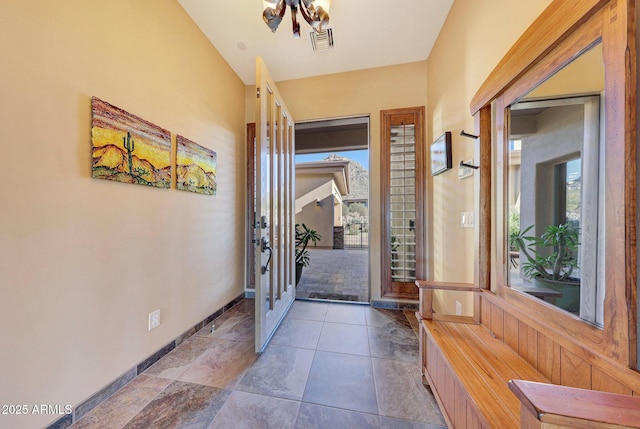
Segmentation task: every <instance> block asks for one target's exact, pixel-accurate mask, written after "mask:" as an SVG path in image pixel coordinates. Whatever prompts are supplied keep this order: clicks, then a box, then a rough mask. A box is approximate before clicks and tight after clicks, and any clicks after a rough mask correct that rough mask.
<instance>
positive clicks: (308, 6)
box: [262, 0, 331, 39]
mask: <svg viewBox="0 0 640 429" xmlns="http://www.w3.org/2000/svg"><path fill="white" fill-rule="evenodd" d="M262 4H263V5H264V11H263V12H262V18H263V19H264V22H265V23H266V24H267V25H268V26H269V28H270V29H271V31H272V32H274V33H275V32H276V30H277V29H278V26H279V25H280V21H282V18H283V17H284V14H285V12H286V11H287V6H289V7H290V8H291V21H293V37H294V38H296V39H299V38H300V24H299V23H298V18H297V16H298V9H300V13H302V17H303V18H304V20H305V21H307V23H309V25H310V26H311V27H313V29H314V30H315V31H316V32H318V33H320V32H321V31H322V30H324V29H325V27H326V26H327V25H328V24H329V7H330V4H331V0H262Z"/></svg>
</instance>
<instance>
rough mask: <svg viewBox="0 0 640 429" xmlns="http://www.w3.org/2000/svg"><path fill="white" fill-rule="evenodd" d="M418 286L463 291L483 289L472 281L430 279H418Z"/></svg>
mask: <svg viewBox="0 0 640 429" xmlns="http://www.w3.org/2000/svg"><path fill="white" fill-rule="evenodd" d="M416 286H418V287H419V288H420V289H431V290H455V291H463V292H479V291H480V290H481V289H480V288H479V287H476V286H475V285H474V284H472V283H454V282H433V281H428V280H416Z"/></svg>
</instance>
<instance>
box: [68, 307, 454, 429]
mask: <svg viewBox="0 0 640 429" xmlns="http://www.w3.org/2000/svg"><path fill="white" fill-rule="evenodd" d="M253 304H254V303H253V300H249V299H246V300H243V301H241V302H240V303H239V304H237V305H236V306H235V307H233V308H232V309H231V310H229V311H227V312H225V313H224V314H223V315H222V316H220V317H219V318H218V319H216V320H214V321H213V322H212V323H211V324H209V325H207V326H205V327H204V328H203V329H202V330H200V331H199V332H198V333H196V334H195V335H193V336H192V337H190V338H188V339H187V340H185V341H184V342H183V343H182V344H180V345H179V346H178V347H176V348H175V349H174V350H173V351H172V352H170V353H169V354H167V355H166V356H165V357H163V358H162V359H161V360H159V361H158V362H157V363H156V364H155V365H153V366H152V367H150V368H149V369H148V370H147V371H145V372H144V373H143V374H141V375H140V376H138V377H137V378H135V379H134V380H133V381H131V382H130V383H129V384H127V385H126V386H124V387H123V388H122V389H121V390H120V391H118V392H117V393H116V394H114V395H113V396H112V397H111V398H109V399H107V400H106V401H105V402H103V403H102V404H100V405H99V406H97V407H96V408H95V409H94V410H92V411H91V412H90V413H88V414H87V415H86V416H84V417H83V418H82V419H81V420H79V421H78V422H77V423H75V424H74V425H72V426H71V428H73V429H80V428H127V429H129V428H145V429H149V428H161V429H164V428H190V429H193V428H203V429H207V428H211V429H213V428H225V429H236V428H238V429H240V428H256V429H268V428H275V429H286V428H309V429H312V428H318V429H327V428H330V429H337V428H348V429H357V428H379V429H436V428H444V427H445V423H444V421H443V418H442V415H441V414H440V411H439V409H438V407H437V405H436V403H435V401H434V399H433V396H432V395H431V394H430V393H429V392H428V390H427V389H425V388H424V386H423V385H422V383H421V377H420V373H419V369H418V364H417V362H418V356H417V355H418V342H417V337H416V335H415V328H416V326H415V324H413V320H414V318H413V317H412V315H411V314H410V313H409V312H406V313H404V312H402V311H400V310H378V309H373V308H371V307H369V306H364V305H351V304H337V303H322V302H311V301H296V302H295V303H294V304H293V307H292V308H291V311H290V312H289V314H288V315H287V317H286V319H285V320H284V321H283V323H282V325H281V326H280V328H279V329H278V331H277V332H276V334H275V335H274V337H273V339H272V341H271V344H270V345H269V346H268V347H267V349H266V351H265V352H264V353H263V354H262V355H260V356H259V357H257V356H256V355H255V353H254V343H253V323H254V317H253ZM212 325H215V330H214V331H213V332H211V331H212ZM412 325H413V326H412Z"/></svg>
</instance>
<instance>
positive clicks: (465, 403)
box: [416, 281, 549, 429]
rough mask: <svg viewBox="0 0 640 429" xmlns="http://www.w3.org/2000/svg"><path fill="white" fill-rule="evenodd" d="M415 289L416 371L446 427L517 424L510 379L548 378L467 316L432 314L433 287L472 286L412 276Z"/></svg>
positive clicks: (461, 288)
mask: <svg viewBox="0 0 640 429" xmlns="http://www.w3.org/2000/svg"><path fill="white" fill-rule="evenodd" d="M416 284H417V285H418V287H419V288H420V311H419V312H418V313H416V316H417V317H418V319H419V321H420V345H421V350H420V356H421V360H422V362H421V365H420V366H421V370H422V375H423V376H424V378H425V380H426V382H427V383H428V384H429V386H430V387H431V390H432V391H433V394H434V396H435V398H436V401H437V402H438V404H439V406H440V409H441V410H442V412H443V415H444V418H445V420H446V422H447V425H448V426H449V427H450V428H500V429H502V428H505V429H506V428H519V427H520V401H519V400H518V398H516V396H514V395H513V394H512V393H511V391H510V390H509V386H508V382H509V380H512V379H524V380H533V381H539V382H548V381H549V380H547V379H546V378H545V377H543V376H542V375H541V374H539V373H538V372H537V371H536V370H535V369H534V368H533V367H532V366H531V365H529V364H528V363H527V362H526V361H525V360H523V359H522V358H521V357H520V356H518V354H517V353H515V352H514V351H513V350H511V348H509V347H508V346H507V345H506V344H504V343H502V342H501V341H499V340H497V339H495V338H494V337H493V336H492V335H491V334H490V333H489V331H488V330H487V329H485V328H484V327H483V326H481V325H479V324H477V323H476V321H475V320H474V319H473V318H472V317H464V316H451V315H443V314H439V313H434V312H433V309H432V305H433V291H434V290H449V291H467V292H476V293H477V292H479V290H478V289H476V288H474V287H473V286H472V285H467V284H457V283H446V284H445V283H437V282H423V281H416Z"/></svg>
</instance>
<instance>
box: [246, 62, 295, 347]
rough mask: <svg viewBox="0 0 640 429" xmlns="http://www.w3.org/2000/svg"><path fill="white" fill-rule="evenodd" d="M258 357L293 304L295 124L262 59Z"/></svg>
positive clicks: (259, 82)
mask: <svg viewBox="0 0 640 429" xmlns="http://www.w3.org/2000/svg"><path fill="white" fill-rule="evenodd" d="M256 96H257V103H256V109H257V111H256V207H255V209H256V219H255V224H254V228H255V232H256V233H255V240H254V243H252V244H253V246H255V247H254V251H255V288H256V297H255V299H256V304H255V305H256V320H255V336H256V352H257V353H261V352H262V351H263V350H264V349H265V347H266V346H267V344H268V342H269V340H270V339H271V337H272V336H273V333H274V332H275V330H276V329H277V327H278V326H279V325H280V322H281V321H282V319H283V318H284V316H285V315H286V314H287V311H288V310H289V308H290V307H291V304H293V301H294V299H295V260H294V246H295V232H294V228H295V222H294V216H295V213H294V195H295V194H294V178H295V175H294V163H293V155H294V132H293V131H294V121H293V118H292V117H291V115H290V114H289V113H288V111H287V108H286V106H285V104H284V102H283V100H282V97H281V96H280V94H279V92H278V89H277V88H276V85H275V83H274V82H273V80H272V79H271V76H270V74H269V71H268V70H267V68H266V66H265V64H264V61H263V60H262V58H260V57H258V58H257V60H256Z"/></svg>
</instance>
